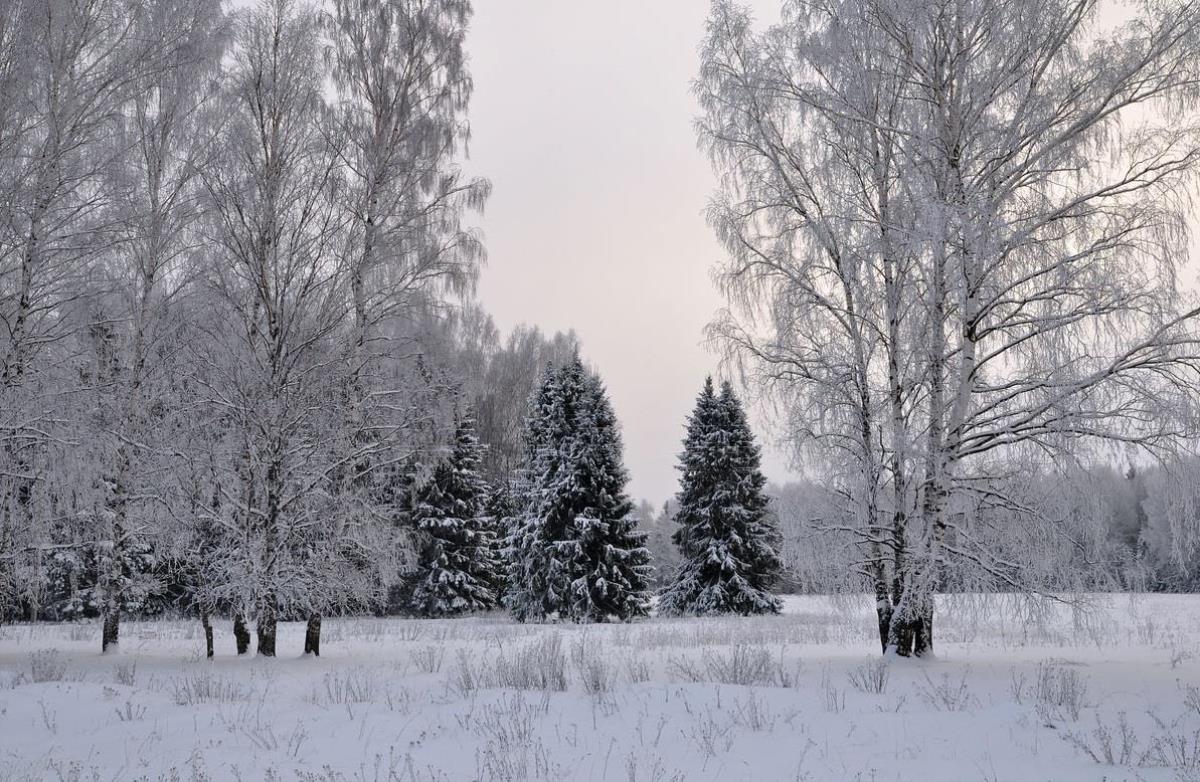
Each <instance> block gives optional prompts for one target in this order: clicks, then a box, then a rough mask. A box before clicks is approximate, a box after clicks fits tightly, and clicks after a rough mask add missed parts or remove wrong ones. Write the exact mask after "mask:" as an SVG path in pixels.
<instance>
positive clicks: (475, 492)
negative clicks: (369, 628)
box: [412, 417, 500, 616]
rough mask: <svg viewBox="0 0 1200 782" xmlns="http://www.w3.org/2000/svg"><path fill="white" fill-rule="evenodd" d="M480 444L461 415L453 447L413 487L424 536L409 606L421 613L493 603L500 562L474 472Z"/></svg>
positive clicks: (484, 493)
mask: <svg viewBox="0 0 1200 782" xmlns="http://www.w3.org/2000/svg"><path fill="white" fill-rule="evenodd" d="M482 455H483V454H482V448H481V447H480V445H479V440H478V438H477V437H476V435H475V422H474V421H473V420H472V419H471V418H470V417H465V418H463V419H462V420H461V421H460V422H459V424H458V427H457V431H456V432H455V442H454V450H453V451H452V452H451V454H450V456H449V458H448V459H445V460H443V461H442V462H440V463H439V464H438V466H437V467H436V468H435V469H434V472H433V475H432V476H431V477H430V479H429V480H428V481H427V482H426V483H425V484H424V485H423V486H422V487H421V488H420V489H419V490H418V491H417V494H416V497H415V504H414V516H415V519H416V525H417V529H418V530H419V531H420V532H422V533H423V536H424V538H425V540H424V545H423V546H422V550H421V556H420V564H419V565H418V573H417V580H416V586H415V588H414V589H413V594H412V608H413V609H414V610H415V611H416V612H417V613H419V614H422V615H424V616H450V615H454V614H461V613H465V612H468V611H482V610H486V609H489V608H493V607H494V606H495V605H496V593H495V587H494V585H495V583H496V581H497V579H498V572H499V570H500V564H499V562H498V561H497V559H496V556H495V543H494V539H493V533H492V529H491V525H490V523H489V520H488V518H487V516H486V514H485V508H484V502H485V500H486V498H487V485H486V484H485V483H484V481H483V479H482V478H480V476H479V464H480V462H481V461H482Z"/></svg>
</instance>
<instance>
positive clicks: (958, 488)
mask: <svg viewBox="0 0 1200 782" xmlns="http://www.w3.org/2000/svg"><path fill="white" fill-rule="evenodd" d="M1139 10H1140V13H1139V14H1137V16H1136V17H1135V18H1134V19H1133V20H1132V21H1130V22H1128V23H1126V24H1124V25H1119V26H1115V27H1113V28H1112V29H1105V30H1100V29H1099V26H1100V23H1101V22H1100V18H1099V6H1098V4H1097V3H1095V2H1062V3H1050V4H1046V3H1033V2H1029V3H1026V2H1018V3H1015V4H1011V3H1010V4H1004V5H1000V6H996V5H994V4H987V3H972V2H941V1H940V0H938V1H934V0H916V1H915V2H901V3H874V2H872V3H867V4H858V3H846V4H834V5H833V6H828V5H823V6H813V5H808V4H805V3H800V2H789V3H785V6H784V15H783V22H782V24H780V25H778V26H776V27H774V28H772V29H770V30H767V31H765V32H761V33H760V32H756V31H754V30H753V28H752V25H751V23H750V19H749V16H748V14H747V13H746V12H745V11H744V10H742V9H739V8H737V7H736V6H734V5H733V4H731V3H728V2H716V3H714V6H713V16H712V21H711V23H710V27H709V35H708V37H707V39H706V43H705V49H704V59H703V67H702V72H701V78H700V80H699V82H698V84H697V89H698V91H699V93H700V96H701V100H702V103H703V106H704V110H705V115H704V117H703V119H702V120H701V139H702V143H703V144H704V145H705V146H706V147H707V148H708V149H709V151H710V152H711V153H712V155H713V157H714V160H715V161H716V163H717V165H718V168H719V170H721V171H722V172H723V173H725V175H726V183H727V188H726V190H725V191H724V193H723V194H722V195H721V196H719V197H718V199H717V204H716V206H715V207H714V211H713V217H714V223H715V224H716V225H717V227H718V230H719V232H720V234H721V236H722V238H723V239H724V240H725V242H726V245H727V247H728V248H729V250H730V257H731V261H730V263H729V264H728V265H727V267H726V268H725V270H724V271H725V277H724V279H725V280H726V282H727V285H728V290H729V292H730V293H731V294H732V295H733V299H734V303H735V305H737V306H738V307H739V308H740V317H739V315H738V314H735V315H731V316H729V317H728V318H727V319H725V320H723V321H721V322H720V323H719V324H718V326H717V332H718V334H719V335H721V336H724V337H727V338H729V339H730V344H732V345H734V346H735V347H737V348H739V349H740V350H741V352H742V355H743V356H745V357H749V358H750V359H751V360H752V361H753V362H754V366H755V368H756V370H757V371H759V372H761V373H762V376H763V377H765V378H767V379H768V380H769V381H771V382H772V383H774V384H775V390H776V391H778V392H779V393H780V394H781V398H783V399H784V400H785V403H786V404H787V405H788V407H789V412H790V414H791V415H792V416H793V418H794V422H795V424H796V427H795V431H796V433H797V441H798V442H800V443H803V444H806V445H807V444H812V445H816V446H818V447H819V448H820V449H821V450H823V451H824V452H825V454H826V458H829V459H830V461H832V462H834V463H836V464H839V465H841V474H842V475H843V476H844V480H843V481H842V487H843V491H844V493H845V495H846V498H847V500H848V501H849V506H850V508H851V509H852V510H853V514H852V516H853V517H852V518H848V519H845V520H843V521H837V522H835V524H834V526H837V525H838V524H843V525H845V526H848V527H850V528H852V529H854V530H855V531H856V533H857V534H858V535H859V536H860V539H861V541H862V543H863V548H864V552H865V553H866V556H865V557H864V560H863V562H864V565H865V575H867V577H868V578H870V580H871V581H873V583H874V585H875V593H876V597H877V601H878V606H879V619H880V638H881V644H882V645H883V646H884V648H885V649H888V648H890V649H894V650H895V651H896V652H897V653H900V654H911V653H915V654H918V655H919V654H924V653H927V652H929V651H931V650H932V644H933V636H932V618H933V593H934V591H935V589H936V588H937V586H938V585H939V583H941V581H942V579H943V578H944V577H945V574H946V572H947V568H949V567H951V566H955V567H960V566H961V567H972V568H977V569H979V570H981V571H982V572H984V573H987V574H988V575H989V576H990V577H991V578H992V579H993V580H994V582H995V583H997V584H1000V585H1005V586H1007V587H1009V588H1012V587H1016V588H1021V589H1028V588H1031V585H1030V584H1029V583H1028V582H1027V581H1026V579H1025V578H1024V577H1023V570H1022V568H1021V563H1020V562H1014V561H1011V560H1006V559H999V558H997V557H995V556H994V554H995V552H994V551H988V550H987V548H986V547H983V546H977V545H975V544H974V543H973V536H972V517H971V513H970V512H968V511H967V510H964V508H970V507H972V504H973V503H974V504H977V503H978V502H979V501H983V502H985V503H986V504H988V505H989V506H993V507H994V506H1004V507H1008V508H1010V509H1017V508H1019V507H1020V503H1019V501H1018V500H1017V498H1015V497H1011V496H1005V494H1004V493H1003V488H1002V485H1001V484H1000V483H998V482H997V480H996V478H998V476H1000V475H1002V474H1003V473H1004V472H1005V471H1006V469H1007V468H1006V465H1010V464H1012V463H1013V462H1014V460H1017V459H1019V458H1020V457H1021V454H1022V453H1024V452H1026V451H1029V450H1031V449H1033V450H1040V451H1043V452H1049V453H1053V454H1060V455H1067V454H1079V453H1083V452H1086V450H1087V449H1089V448H1095V447H1096V444H1097V443H1112V444H1119V445H1122V446H1128V447H1135V448H1143V449H1154V450H1157V449H1168V448H1171V447H1173V446H1174V445H1176V444H1178V443H1179V442H1180V439H1181V438H1182V437H1184V436H1186V435H1187V431H1186V427H1185V425H1184V424H1185V422H1186V421H1187V419H1188V415H1187V410H1185V409H1184V408H1185V407H1186V406H1187V400H1188V399H1190V398H1191V397H1190V392H1189V384H1190V383H1192V382H1194V377H1195V375H1194V373H1195V362H1196V344H1197V343H1196V330H1195V323H1194V321H1195V318H1196V315H1197V311H1196V310H1195V309H1194V308H1193V307H1192V305H1191V304H1190V303H1189V302H1188V301H1187V297H1186V296H1185V295H1183V294H1182V293H1181V292H1180V291H1179V290H1178V288H1177V285H1176V272H1177V270H1178V268H1179V265H1180V264H1181V263H1182V262H1183V259H1184V258H1185V257H1186V247H1187V234H1186V230H1185V228H1184V225H1185V214H1184V210H1183V206H1184V204H1185V203H1186V199H1187V196H1188V194H1189V193H1190V189H1191V187H1192V186H1193V184H1194V173H1195V167H1196V162H1197V155H1198V153H1200V144H1198V140H1200V136H1198V135H1197V123H1196V116H1195V112H1194V110H1193V108H1192V100H1193V95H1194V87H1195V84H1196V75H1197V57H1196V51H1197V49H1196V46H1195V43H1196V38H1197V25H1198V22H1197V12H1196V10H1195V9H1194V8H1193V7H1192V6H1190V5H1188V4H1186V3H1170V4H1167V5H1154V6H1149V5H1147V6H1146V7H1144V8H1139ZM763 315H766V318H765V321H763V320H756V319H755V318H756V317H757V318H759V319H761V318H762V316H763ZM760 323H761V324H762V325H759V324H760ZM887 517H890V523H887V521H886V519H887Z"/></svg>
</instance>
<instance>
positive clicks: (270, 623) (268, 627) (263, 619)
mask: <svg viewBox="0 0 1200 782" xmlns="http://www.w3.org/2000/svg"><path fill="white" fill-rule="evenodd" d="M278 621H279V619H278V615H277V611H276V608H275V597H274V595H268V596H267V599H265V600H264V601H263V605H262V607H261V608H260V609H259V615H258V653H259V654H260V655H261V656H263V657H274V656H275V629H276V625H277V624H278Z"/></svg>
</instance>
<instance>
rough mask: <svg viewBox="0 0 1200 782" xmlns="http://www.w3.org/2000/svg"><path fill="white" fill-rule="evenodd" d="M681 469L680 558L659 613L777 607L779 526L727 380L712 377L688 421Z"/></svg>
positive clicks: (754, 611) (746, 425)
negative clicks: (719, 382) (774, 591)
mask: <svg viewBox="0 0 1200 782" xmlns="http://www.w3.org/2000/svg"><path fill="white" fill-rule="evenodd" d="M679 469H680V471H681V472H682V474H683V475H682V479H681V486H680V491H679V494H678V502H679V510H678V511H677V512H676V514H675V521H676V523H678V524H679V528H678V529H677V530H676V531H675V534H674V536H673V539H674V541H675V543H676V545H677V546H678V547H679V550H680V554H681V555H682V558H683V561H682V563H681V564H680V566H679V569H678V571H677V572H676V575H675V578H674V580H673V581H672V583H671V584H670V585H669V586H668V587H667V588H666V590H664V592H663V594H662V597H661V600H660V602H659V610H660V611H661V612H662V613H664V614H696V615H702V614H721V613H737V614H764V613H778V612H779V610H780V607H781V606H780V601H779V598H777V597H776V596H775V595H773V594H771V593H770V591H769V590H770V588H771V586H772V585H773V584H774V582H775V580H776V579H777V578H778V575H779V570H780V561H779V556H778V554H777V553H776V550H775V546H776V543H777V540H778V532H777V530H776V528H775V525H774V522H773V519H772V516H771V515H770V511H769V509H768V499H767V497H766V495H765V494H764V493H763V488H764V486H765V485H766V478H765V477H764V476H763V474H762V471H761V469H760V454H759V449H758V446H757V445H755V443H754V435H753V433H752V432H751V431H750V426H749V423H748V422H747V420H746V414H745V411H744V410H743V409H742V405H741V402H740V401H739V400H738V398H737V396H736V395H735V394H734V393H733V389H732V387H731V386H730V385H729V383H724V384H722V386H721V391H720V393H719V394H718V393H717V392H716V391H715V389H714V388H713V382H712V378H709V379H707V380H706V381H705V383H704V389H703V390H702V391H701V392H700V396H699V398H697V400H696V407H695V409H694V410H693V412H692V415H691V416H690V418H689V419H688V429H687V436H686V438H685V439H684V445H683V453H682V454H681V455H680V464H679Z"/></svg>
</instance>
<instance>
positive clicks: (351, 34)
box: [309, 0, 490, 635]
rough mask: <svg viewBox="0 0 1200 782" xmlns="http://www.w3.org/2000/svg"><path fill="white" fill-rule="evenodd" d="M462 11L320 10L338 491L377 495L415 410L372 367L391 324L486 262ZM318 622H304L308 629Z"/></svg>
mask: <svg viewBox="0 0 1200 782" xmlns="http://www.w3.org/2000/svg"><path fill="white" fill-rule="evenodd" d="M470 17H471V4H470V2H468V1H467V0H399V1H397V0H369V1H368V2H360V1H359V0H334V2H333V3H331V4H330V7H329V8H328V9H327V13H326V14H325V15H324V17H323V24H324V28H325V32H326V35H327V37H328V56H329V60H330V62H331V66H332V67H331V74H332V79H333V85H334V87H335V89H336V93H337V101H336V104H335V107H334V110H333V112H332V114H331V117H330V120H331V121H330V123H329V124H328V126H327V132H328V133H329V134H330V140H331V148H333V149H334V150H336V153H337V165H338V168H339V173H340V175H341V176H342V177H343V178H344V180H345V189H344V191H343V196H342V197H343V203H344V207H345V211H346V215H345V223H344V226H343V234H342V237H341V239H340V241H341V242H342V253H343V263H344V265H345V275H344V285H345V287H346V289H347V291H346V293H347V298H348V301H349V305H350V311H349V324H348V329H347V330H348V333H347V334H346V335H345V337H344V339H345V340H346V347H345V354H346V355H345V367H344V373H345V379H344V393H345V397H346V399H345V404H346V420H345V422H344V428H345V431H344V433H343V435H342V438H341V443H340V448H341V449H342V451H343V452H344V453H345V454H347V460H346V466H345V469H341V470H339V471H338V473H337V474H336V475H335V476H334V481H335V484H336V485H335V487H334V492H335V493H336V494H337V495H339V496H342V497H344V498H349V497H352V496H354V495H355V494H363V493H367V494H368V495H369V494H371V493H372V492H373V491H374V489H373V485H374V483H375V482H376V479H377V477H378V476H376V475H374V474H373V473H374V468H375V467H376V466H377V465H379V464H380V463H382V462H384V461H386V460H387V459H388V458H389V455H390V458H394V457H395V454H394V453H390V452H391V451H394V450H395V449H396V448H397V447H404V437H403V433H404V430H405V428H406V426H407V425H408V424H411V420H407V419H411V417H412V412H413V411H406V412H398V408H400V407H402V405H403V400H404V397H405V396H406V395H407V389H405V388H403V387H395V386H394V385H393V384H390V383H388V382H386V376H385V374H384V373H383V371H381V367H380V364H381V362H382V361H384V360H386V359H387V358H389V357H390V358H391V359H393V360H394V359H395V357H396V355H397V354H398V353H403V352H407V351H409V350H410V347H409V346H407V345H398V344H396V339H395V338H396V336H397V330H396V329H395V328H388V327H387V324H388V323H389V322H395V321H397V320H399V321H405V320H408V321H412V320H413V319H414V314H415V313H417V312H420V311H422V310H424V309H426V308H428V307H430V306H439V305H441V304H442V303H443V297H444V296H446V295H460V294H464V293H469V292H470V291H472V290H473V288H474V283H475V280H476V277H477V274H478V267H479V261H480V260H481V259H482V255H483V246H482V244H481V243H480V241H479V239H478V237H476V236H475V235H474V234H473V233H472V232H471V231H469V230H467V229H466V228H465V227H464V226H463V223H462V220H463V216H464V214H465V213H466V212H467V211H468V210H471V209H481V208H482V207H483V204H484V202H485V201H486V199H487V196H488V193H489V191H490V185H489V184H488V183H487V181H486V180H482V179H472V178H468V177H466V176H464V175H463V174H462V172H461V170H460V166H459V156H460V154H462V153H463V152H465V148H466V142H467V140H468V138H469V126H468V124H467V121H466V111H467V107H468V104H469V101H470V97H471V89H472V84H471V78H470V74H469V73H468V71H467V67H466V57H465V53H464V49H463V41H464V38H465V35H466V29H467V24H468V22H469V20H470ZM389 354H390V356H389ZM409 445H411V444H409ZM351 454H352V455H351ZM366 499H367V500H368V502H369V500H370V498H369V497H368V498H366ZM341 504H342V505H343V506H345V507H348V508H353V507H356V506H361V503H358V502H354V501H349V500H346V499H343V500H342V501H341ZM319 621H320V618H319V614H316V613H315V614H314V615H313V616H312V617H311V618H310V622H309V633H310V635H313V634H314V633H316V634H319Z"/></svg>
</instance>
